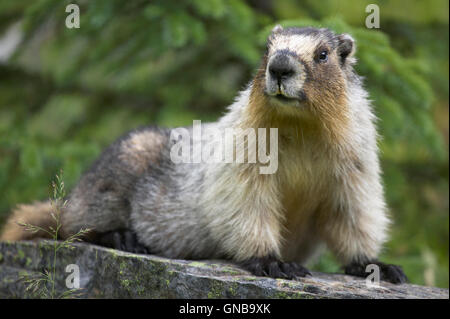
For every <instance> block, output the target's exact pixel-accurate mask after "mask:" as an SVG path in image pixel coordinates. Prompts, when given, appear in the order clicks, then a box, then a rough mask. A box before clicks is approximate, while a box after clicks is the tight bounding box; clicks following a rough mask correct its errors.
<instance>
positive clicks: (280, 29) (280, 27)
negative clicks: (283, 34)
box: [272, 24, 283, 33]
mask: <svg viewBox="0 0 450 319" xmlns="http://www.w3.org/2000/svg"><path fill="white" fill-rule="evenodd" d="M282 30H283V27H282V26H281V24H277V25H276V26H274V27H273V29H272V33H276V32H280V31H282Z"/></svg>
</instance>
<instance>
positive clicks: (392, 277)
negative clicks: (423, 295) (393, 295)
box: [345, 260, 408, 284]
mask: <svg viewBox="0 0 450 319" xmlns="http://www.w3.org/2000/svg"><path fill="white" fill-rule="evenodd" d="M370 264H374V265H377V266H378V267H379V269H380V280H384V281H388V282H390V283H393V284H403V283H406V282H408V278H407V277H406V275H405V273H404V272H403V270H402V267H401V266H397V265H389V264H385V263H382V262H381V261H378V260H372V261H366V262H353V263H351V264H349V265H347V266H346V267H345V273H346V274H347V275H353V276H358V277H367V276H368V275H369V273H368V272H366V267H367V265H370Z"/></svg>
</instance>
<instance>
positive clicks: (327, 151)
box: [1, 26, 407, 283]
mask: <svg viewBox="0 0 450 319" xmlns="http://www.w3.org/2000/svg"><path fill="white" fill-rule="evenodd" d="M354 52H355V42H354V40H353V38H352V37H351V36H350V35H348V34H335V33H334V32H332V31H331V30H329V29H325V28H321V29H317V28H312V27H307V28H295V27H292V28H291V27H290V28H283V27H281V26H276V27H275V28H274V29H273V30H272V32H271V34H270V36H269V38H268V41H267V49H266V52H265V55H264V57H263V58H262V62H261V66H260V68H259V70H258V71H257V73H256V75H255V77H254V79H253V80H252V81H251V82H250V84H249V85H248V87H247V89H245V90H244V91H243V92H241V93H240V95H239V96H238V97H237V99H236V101H235V102H234V103H233V104H232V105H231V106H230V107H229V109H228V112H227V114H226V115H224V116H223V117H222V118H220V119H219V120H218V121H217V122H215V123H210V124H208V126H209V127H214V128H216V129H219V130H221V131H223V130H225V129H226V128H234V129H241V131H240V132H245V130H247V129H249V128H255V129H256V128H278V140H277V142H278V148H279V153H278V154H279V155H278V165H279V166H278V169H277V171H276V172H275V173H274V174H261V173H260V171H259V170H258V168H259V167H260V166H261V164H255V163H248V162H245V163H215V164H211V163H204V162H200V163H174V162H173V161H172V160H171V157H170V152H171V147H172V146H173V145H174V143H175V142H174V141H173V140H172V139H171V134H173V133H174V132H176V130H177V129H163V128H156V127H148V128H143V129H139V130H135V131H132V132H130V133H128V134H126V135H125V136H123V137H122V138H120V139H119V140H118V141H116V142H115V143H113V144H112V145H111V146H109V148H107V149H106V150H105V151H104V152H103V153H102V155H101V156H100V157H99V159H97V161H95V163H94V164H93V166H92V167H91V168H90V170H88V171H87V172H86V173H85V174H84V175H83V176H82V177H81V180H80V181H79V183H78V185H77V186H76V187H75V189H74V190H73V191H72V192H71V194H70V195H69V197H68V206H67V207H66V208H65V209H64V211H63V212H62V216H61V222H62V230H61V231H62V237H63V238H64V237H67V236H69V235H71V234H74V233H76V232H78V231H79V230H80V229H81V228H90V229H92V230H93V231H92V232H91V234H90V236H89V237H88V238H86V240H87V241H91V242H94V243H100V244H104V245H109V246H112V247H115V248H119V249H123V250H131V251H135V252H143V251H147V252H149V253H151V254H157V255H161V256H165V257H169V258H183V259H206V258H220V259H228V260H232V261H234V262H236V263H237V264H239V265H241V266H243V267H244V268H246V269H248V270H249V271H251V272H252V273H253V274H255V275H261V276H270V277H274V278H295V277H302V276H305V275H308V274H309V275H310V272H309V271H308V270H307V269H306V268H305V267H303V266H302V264H304V263H305V262H306V261H307V260H308V258H310V257H311V256H312V255H313V254H314V252H316V251H317V249H318V248H319V247H320V246H321V245H322V244H325V245H326V246H327V247H328V248H329V249H330V250H331V251H332V252H333V253H334V255H335V256H336V258H337V259H338V260H339V261H340V262H342V264H343V265H344V266H345V272H346V273H347V274H352V275H356V276H363V277H365V276H366V275H367V274H366V272H365V269H366V265H368V264H377V265H379V267H380V277H381V279H382V280H387V281H390V282H393V283H402V282H405V281H406V280H407V279H406V276H405V275H404V273H403V271H402V270H401V267H399V266H394V265H387V264H384V263H381V262H379V261H377V259H376V258H377V255H378V254H379V252H380V249H381V248H382V245H383V243H384V242H385V241H386V239H387V228H388V225H389V219H388V217H387V214H386V205H385V199H384V194H383V187H382V184H381V179H380V174H381V172H380V165H379V160H378V155H377V151H378V150H377V142H376V139H377V133H376V128H375V123H374V122H375V116H374V114H373V111H372V107H371V105H370V102H369V100H368V94H367V92H366V91H365V90H364V88H363V85H362V79H361V77H359V76H358V75H357V74H356V73H355V71H354V69H353V64H354V63H355V61H356V59H355V57H354ZM191 130H192V129H191ZM246 138H247V139H246ZM244 139H246V149H251V146H255V145H250V144H251V143H254V142H252V141H251V139H248V136H247V137H244ZM213 142H216V141H214V139H209V140H208V138H203V137H202V139H200V141H198V140H191V144H193V145H194V144H195V143H202V145H209V144H210V143H213ZM235 155H236V154H235ZM247 156H248V154H247ZM50 209H51V208H50V205H49V203H37V204H34V205H21V206H19V207H18V208H17V209H16V210H15V211H14V213H13V215H12V216H11V217H10V219H9V221H8V222H7V223H6V226H5V230H4V232H3V235H2V237H1V239H4V240H21V239H30V238H31V237H32V234H29V233H27V232H25V231H24V230H23V229H22V228H21V227H20V226H18V225H17V224H16V221H18V220H20V221H23V222H29V223H34V224H35V225H39V226H41V227H48V226H50V225H51V223H52V218H50V217H49V212H50ZM38 235H42V234H38Z"/></svg>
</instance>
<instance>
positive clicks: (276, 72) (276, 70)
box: [269, 55, 295, 83]
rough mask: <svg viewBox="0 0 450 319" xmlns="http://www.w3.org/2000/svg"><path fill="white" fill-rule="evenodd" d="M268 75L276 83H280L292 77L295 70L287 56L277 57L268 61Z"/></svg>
mask: <svg viewBox="0 0 450 319" xmlns="http://www.w3.org/2000/svg"><path fill="white" fill-rule="evenodd" d="M269 73H270V75H271V76H272V77H273V78H274V79H277V81H278V83H280V82H281V81H283V80H286V79H288V78H290V77H291V76H293V75H294V74H295V70H294V68H293V66H292V64H291V63H290V61H289V58H288V57H287V56H285V55H277V56H275V57H274V58H273V59H272V60H271V61H270V65H269Z"/></svg>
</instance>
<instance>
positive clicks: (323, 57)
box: [319, 50, 328, 62]
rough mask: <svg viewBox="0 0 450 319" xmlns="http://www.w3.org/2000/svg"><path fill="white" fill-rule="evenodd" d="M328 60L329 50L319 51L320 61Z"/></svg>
mask: <svg viewBox="0 0 450 319" xmlns="http://www.w3.org/2000/svg"><path fill="white" fill-rule="evenodd" d="M327 60H328V52H327V51H326V50H324V51H322V52H320V53H319V61H320V62H325V61H327Z"/></svg>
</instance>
